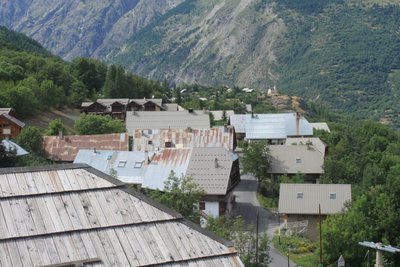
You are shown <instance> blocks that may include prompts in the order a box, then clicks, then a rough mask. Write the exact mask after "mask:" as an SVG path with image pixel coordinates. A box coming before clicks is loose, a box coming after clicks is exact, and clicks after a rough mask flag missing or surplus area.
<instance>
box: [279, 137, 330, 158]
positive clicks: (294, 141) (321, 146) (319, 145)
mask: <svg viewBox="0 0 400 267" xmlns="http://www.w3.org/2000/svg"><path fill="white" fill-rule="evenodd" d="M307 144H309V147H311V146H312V147H313V148H315V149H316V150H317V151H318V152H320V153H321V154H323V155H324V156H325V151H326V147H327V146H326V144H325V143H324V142H322V140H321V139H319V138H318V137H288V138H287V139H286V143H285V145H286V146H291V145H307Z"/></svg>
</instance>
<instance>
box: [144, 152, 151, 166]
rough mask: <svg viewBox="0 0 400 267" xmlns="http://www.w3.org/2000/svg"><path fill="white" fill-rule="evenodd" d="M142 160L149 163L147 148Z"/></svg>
mask: <svg viewBox="0 0 400 267" xmlns="http://www.w3.org/2000/svg"><path fill="white" fill-rule="evenodd" d="M144 162H145V164H150V159H149V151H147V150H145V151H144Z"/></svg>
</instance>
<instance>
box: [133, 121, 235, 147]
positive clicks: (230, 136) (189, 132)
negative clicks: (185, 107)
mask: <svg viewBox="0 0 400 267" xmlns="http://www.w3.org/2000/svg"><path fill="white" fill-rule="evenodd" d="M234 133H235V131H234V129H233V127H231V126H227V127H213V128H206V129H147V130H142V129H134V131H133V144H132V150H133V151H158V150H160V149H163V148H165V142H166V141H168V142H171V147H173V148H182V147H224V148H226V149H228V150H231V151H232V150H233V149H234V146H235V134H234Z"/></svg>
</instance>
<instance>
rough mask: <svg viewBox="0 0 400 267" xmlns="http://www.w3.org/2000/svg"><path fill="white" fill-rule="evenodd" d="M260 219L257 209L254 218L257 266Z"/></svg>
mask: <svg viewBox="0 0 400 267" xmlns="http://www.w3.org/2000/svg"><path fill="white" fill-rule="evenodd" d="M259 221H260V210H259V209H257V218H256V266H258V224H259Z"/></svg>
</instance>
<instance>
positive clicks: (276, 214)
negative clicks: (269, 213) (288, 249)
mask: <svg viewBox="0 0 400 267" xmlns="http://www.w3.org/2000/svg"><path fill="white" fill-rule="evenodd" d="M275 216H276V217H277V218H278V243H279V244H281V214H280V213H279V211H275Z"/></svg>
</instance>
